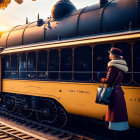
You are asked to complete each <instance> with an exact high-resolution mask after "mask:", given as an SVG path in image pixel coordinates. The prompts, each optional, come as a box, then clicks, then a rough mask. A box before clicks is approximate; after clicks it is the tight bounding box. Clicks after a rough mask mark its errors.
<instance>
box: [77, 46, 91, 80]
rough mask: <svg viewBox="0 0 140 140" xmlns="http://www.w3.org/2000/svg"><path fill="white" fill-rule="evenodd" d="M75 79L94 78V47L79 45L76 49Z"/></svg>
mask: <svg viewBox="0 0 140 140" xmlns="http://www.w3.org/2000/svg"><path fill="white" fill-rule="evenodd" d="M74 79H75V80H82V81H89V80H91V79H92V48H91V47H89V46H82V47H77V48H76V49H75V51H74Z"/></svg>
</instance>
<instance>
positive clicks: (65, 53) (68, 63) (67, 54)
mask: <svg viewBox="0 0 140 140" xmlns="http://www.w3.org/2000/svg"><path fill="white" fill-rule="evenodd" d="M61 79H62V80H71V79H72V49H70V48H67V49H62V50H61Z"/></svg>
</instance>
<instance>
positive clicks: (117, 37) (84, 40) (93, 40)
mask: <svg viewBox="0 0 140 140" xmlns="http://www.w3.org/2000/svg"><path fill="white" fill-rule="evenodd" d="M139 38H140V30H133V31H125V32H119V33H110V34H98V35H93V36H84V37H83V36H81V37H76V38H71V39H65V40H59V41H50V42H44V43H42V42H41V43H34V44H26V45H20V46H15V47H9V48H2V47H1V48H2V51H1V54H8V53H17V52H24V51H33V50H41V49H48V48H63V47H66V46H67V47H69V46H77V45H79V46H80V45H88V44H89V45H90V44H91V45H92V44H99V43H101V44H102V43H108V42H112V41H125V40H134V39H139Z"/></svg>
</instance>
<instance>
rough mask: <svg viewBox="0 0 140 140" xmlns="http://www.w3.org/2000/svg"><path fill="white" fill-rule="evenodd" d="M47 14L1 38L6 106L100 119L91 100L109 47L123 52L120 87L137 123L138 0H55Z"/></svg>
mask: <svg viewBox="0 0 140 140" xmlns="http://www.w3.org/2000/svg"><path fill="white" fill-rule="evenodd" d="M51 12H52V16H51V17H48V18H47V19H46V20H43V19H40V17H39V16H38V19H37V21H35V22H30V23H29V22H28V20H26V24H25V25H21V26H19V25H18V26H15V27H13V28H12V29H10V30H9V31H7V32H6V33H4V34H3V35H2V37H1V38H0V81H1V84H0V92H1V93H0V98H1V103H0V104H1V106H3V107H4V108H5V109H6V110H7V111H8V112H15V111H18V112H19V114H20V115H22V116H24V117H26V118H29V117H31V116H32V114H33V113H35V114H36V118H37V119H38V120H39V121H40V122H42V123H49V124H53V125H57V126H59V127H64V126H65V125H66V123H67V121H68V116H69V114H72V115H76V116H82V117H86V118H90V119H95V120H101V121H103V120H104V119H105V114H106V110H107V106H105V105H99V104H96V103H95V99H96V93H97V88H98V86H99V85H101V83H100V80H99V79H98V77H97V73H98V72H100V73H102V74H104V75H105V74H106V72H107V63H108V61H109V58H108V50H110V48H111V47H117V48H120V49H121V50H122V51H123V52H124V54H125V55H124V59H125V60H126V62H127V64H128V67H129V71H128V72H127V73H125V76H124V79H123V81H122V85H121V86H122V88H123V90H124V92H125V100H126V105H127V111H128V118H129V125H130V126H132V127H136V128H140V109H139V108H140V67H139V65H140V55H139V52H140V0H110V1H109V0H100V1H99V3H98V4H95V5H91V6H87V7H84V8H82V9H78V10H77V9H76V7H75V6H74V5H73V4H72V3H71V2H70V1H69V0H59V1H58V2H57V3H56V4H55V5H54V6H53V8H52V11H51Z"/></svg>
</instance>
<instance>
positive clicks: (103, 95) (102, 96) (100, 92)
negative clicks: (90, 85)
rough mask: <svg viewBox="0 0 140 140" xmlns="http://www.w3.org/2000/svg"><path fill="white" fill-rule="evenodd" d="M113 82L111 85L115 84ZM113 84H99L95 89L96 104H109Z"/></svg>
mask: <svg viewBox="0 0 140 140" xmlns="http://www.w3.org/2000/svg"><path fill="white" fill-rule="evenodd" d="M119 75H120V73H119V74H118V77H117V78H116V80H115V82H116V81H117V79H118V78H119ZM115 82H114V83H113V85H114V84H115ZM113 85H112V87H105V86H104V83H103V85H102V86H99V87H98V89H97V96H96V100H95V102H96V103H97V104H103V105H110V103H111V94H112V91H113Z"/></svg>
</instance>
